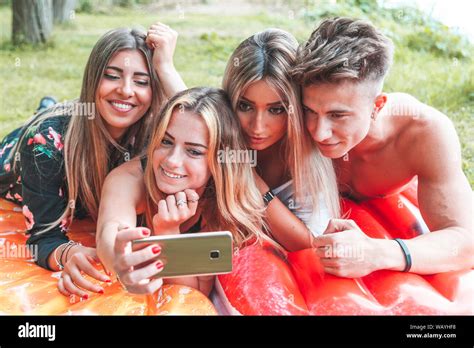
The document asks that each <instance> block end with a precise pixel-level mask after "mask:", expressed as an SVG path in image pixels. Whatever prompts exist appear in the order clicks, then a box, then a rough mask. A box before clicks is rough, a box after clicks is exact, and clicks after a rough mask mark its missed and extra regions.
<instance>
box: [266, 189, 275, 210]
mask: <svg viewBox="0 0 474 348" xmlns="http://www.w3.org/2000/svg"><path fill="white" fill-rule="evenodd" d="M273 198H275V195H274V194H273V192H272V190H269V191H268V192H267V193H265V194H264V195H263V203H265V206H268V204H270V202H271V200H272V199H273Z"/></svg>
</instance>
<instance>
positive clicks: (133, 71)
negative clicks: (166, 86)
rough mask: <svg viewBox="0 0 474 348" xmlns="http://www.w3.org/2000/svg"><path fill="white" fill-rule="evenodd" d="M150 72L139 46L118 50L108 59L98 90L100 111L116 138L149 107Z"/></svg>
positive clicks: (97, 96)
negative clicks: (134, 48)
mask: <svg viewBox="0 0 474 348" xmlns="http://www.w3.org/2000/svg"><path fill="white" fill-rule="evenodd" d="M151 100H152V91H151V84H150V75H149V71H148V67H147V63H146V60H145V57H144V56H143V54H142V53H141V52H140V51H138V50H121V51H118V52H117V53H116V54H115V55H114V56H113V57H112V58H111V59H110V61H109V62H108V64H107V66H106V68H105V71H104V75H103V76H102V78H101V80H100V83H99V87H98V89H97V93H96V105H97V111H98V112H99V114H100V115H101V116H102V118H103V120H104V121H105V125H106V128H107V129H108V131H109V132H110V134H111V136H112V137H113V138H114V139H116V140H117V139H119V138H120V137H121V136H122V135H123V134H124V133H125V131H126V130H127V128H128V127H130V126H132V125H133V124H134V123H135V122H137V121H138V120H140V118H142V117H143V116H144V115H145V113H146V112H147V110H148V109H149V108H150V105H151Z"/></svg>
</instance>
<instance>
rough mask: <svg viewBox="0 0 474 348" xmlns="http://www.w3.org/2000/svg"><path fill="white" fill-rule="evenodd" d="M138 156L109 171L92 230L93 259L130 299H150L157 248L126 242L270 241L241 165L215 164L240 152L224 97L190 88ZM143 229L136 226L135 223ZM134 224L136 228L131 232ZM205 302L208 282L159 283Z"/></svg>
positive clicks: (170, 106)
mask: <svg viewBox="0 0 474 348" xmlns="http://www.w3.org/2000/svg"><path fill="white" fill-rule="evenodd" d="M153 129H154V133H153V136H152V138H151V142H150V144H149V147H148V150H147V152H146V155H145V156H142V157H141V158H138V157H137V158H135V159H133V160H131V161H129V162H127V163H124V164H123V165H122V166H120V167H119V168H117V169H115V170H114V171H112V172H111V173H110V175H109V176H108V177H107V179H106V180H105V184H104V189H103V191H102V199H101V203H100V210H99V220H98V224H97V252H98V255H99V257H100V259H101V261H102V262H103V263H104V264H105V265H106V267H107V268H108V269H109V270H113V271H114V273H115V274H116V275H117V276H118V279H119V280H120V281H121V283H122V285H123V286H124V287H125V288H126V289H127V290H128V291H129V292H132V293H139V294H140V293H153V292H155V291H156V290H158V289H159V288H160V287H161V285H162V284H163V280H162V279H161V278H158V279H154V278H153V276H155V275H159V272H160V271H161V270H162V269H163V267H164V264H163V261H162V260H160V259H159V258H158V259H157V257H159V255H160V253H161V249H160V247H159V246H158V245H151V246H148V247H146V248H144V249H141V250H138V251H132V248H131V242H132V241H133V240H134V239H140V238H144V237H147V236H150V235H151V234H153V235H166V234H180V233H194V232H203V231H209V232H211V231H217V230H221V231H222V230H226V231H230V232H231V233H232V235H233V239H234V243H235V245H236V246H238V247H239V246H241V245H242V244H244V243H245V242H247V241H251V240H252V241H253V240H256V241H262V240H268V241H271V240H270V238H269V237H268V236H266V235H265V234H264V233H263V232H262V231H263V230H264V228H263V227H264V222H263V214H264V205H263V201H262V199H261V196H260V193H259V191H258V189H257V187H256V185H255V181H254V178H253V173H252V168H251V167H250V164H248V163H239V162H238V161H227V162H220V161H219V158H220V156H219V152H220V151H225V149H228V148H231V149H236V150H245V144H244V142H243V140H242V137H241V132H240V128H239V124H238V122H237V120H236V119H235V116H234V113H233V111H232V108H231V106H230V102H229V100H228V97H227V95H226V93H225V92H224V91H223V90H221V89H216V88H207V87H197V88H192V89H189V90H185V91H182V92H180V93H178V94H177V95H176V96H175V97H173V98H172V99H171V100H170V101H169V102H168V103H167V104H166V106H165V107H164V109H163V110H162V112H161V114H160V116H159V117H158V118H157V120H156V122H155V125H154V128H153ZM140 216H142V217H144V220H145V221H144V222H145V223H144V224H143V225H145V226H147V227H140V226H139V225H141V224H140V223H137V222H139V217H140ZM137 225H138V227H137ZM165 282H166V283H177V284H181V285H187V286H190V287H193V288H196V289H198V290H200V291H201V292H203V293H204V294H206V295H209V293H210V291H211V290H212V287H213V284H214V277H213V276H206V277H204V276H201V277H181V278H172V279H165Z"/></svg>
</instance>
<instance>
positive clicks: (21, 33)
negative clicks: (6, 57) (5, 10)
mask: <svg viewBox="0 0 474 348" xmlns="http://www.w3.org/2000/svg"><path fill="white" fill-rule="evenodd" d="M12 14H13V20H12V41H13V43H14V44H15V45H17V44H19V43H22V42H27V43H31V44H38V43H45V42H46V41H47V40H48V38H49V37H50V36H51V32H52V30H53V6H52V1H51V0H35V1H31V0H13V1H12Z"/></svg>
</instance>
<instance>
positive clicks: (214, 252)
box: [209, 250, 220, 260]
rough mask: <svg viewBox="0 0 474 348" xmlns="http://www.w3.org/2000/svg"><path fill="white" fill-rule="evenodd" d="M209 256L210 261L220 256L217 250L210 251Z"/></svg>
mask: <svg viewBox="0 0 474 348" xmlns="http://www.w3.org/2000/svg"><path fill="white" fill-rule="evenodd" d="M209 256H210V257H211V260H215V259H218V258H219V256H220V255H219V250H212V251H211V253H210V255H209Z"/></svg>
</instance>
